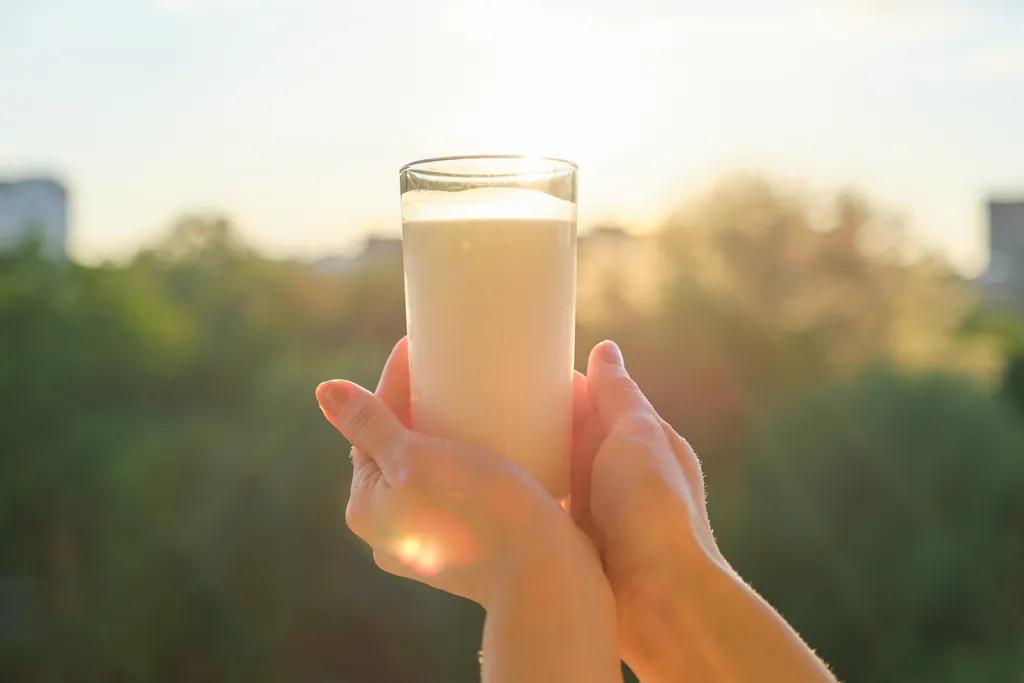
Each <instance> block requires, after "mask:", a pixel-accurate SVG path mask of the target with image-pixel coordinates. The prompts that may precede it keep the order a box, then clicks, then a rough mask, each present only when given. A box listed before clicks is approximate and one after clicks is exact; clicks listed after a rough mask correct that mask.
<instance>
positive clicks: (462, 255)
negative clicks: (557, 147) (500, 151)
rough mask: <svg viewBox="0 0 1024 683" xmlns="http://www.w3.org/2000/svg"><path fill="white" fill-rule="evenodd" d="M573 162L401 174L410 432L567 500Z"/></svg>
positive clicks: (445, 162) (490, 161) (477, 164)
mask: <svg viewBox="0 0 1024 683" xmlns="http://www.w3.org/2000/svg"><path fill="white" fill-rule="evenodd" d="M576 173H577V168H576V165H575V164H573V163H572V162H569V161H561V160H558V159H546V158H536V157H513V156H482V157H446V158H439V159H427V160H424V161H417V162H413V163H411V164H408V165H407V166H405V167H404V168H402V170H401V171H400V175H401V188H402V248H403V257H404V264H405V301H406V316H407V320H406V322H407V325H408V331H409V354H410V356H409V357H410V372H411V379H412V421H413V427H414V428H415V429H416V430H417V431H421V432H425V433H427V434H433V435H436V436H442V437H446V438H451V439H457V440H460V441H464V442H467V443H470V444H474V445H477V446H480V447H483V448H487V449H489V450H491V451H493V452H495V453H497V454H499V455H502V456H504V457H506V458H510V459H511V460H514V461H515V462H517V463H519V464H520V465H521V466H522V467H524V468H525V469H526V470H527V471H529V472H530V473H531V474H532V475H533V476H534V477H535V478H536V479H537V481H539V482H540V483H541V485H543V486H544V487H545V488H546V489H547V490H548V491H549V492H550V493H551V494H552V495H554V496H555V497H557V498H563V497H565V496H566V495H568V493H569V473H570V468H571V462H570V453H571V451H570V449H571V440H572V373H573V345H574V342H575V318H576V305H575V302H576Z"/></svg>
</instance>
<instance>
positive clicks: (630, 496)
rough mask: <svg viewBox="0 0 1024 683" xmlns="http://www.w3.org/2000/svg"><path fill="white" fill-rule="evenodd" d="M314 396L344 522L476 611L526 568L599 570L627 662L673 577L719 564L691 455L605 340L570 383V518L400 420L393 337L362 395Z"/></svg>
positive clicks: (392, 565)
mask: <svg viewBox="0 0 1024 683" xmlns="http://www.w3.org/2000/svg"><path fill="white" fill-rule="evenodd" d="M317 399H318V401H319V403H320V406H321V408H322V410H323V412H324V414H325V415H326V417H327V418H328V420H330V422H331V423H332V424H333V425H334V426H335V427H336V428H337V429H338V430H339V431H341V432H342V434H344V435H345V437H346V438H348V440H349V441H350V442H351V443H352V444H353V451H352V458H353V465H354V474H353V478H352V489H351V496H350V499H349V503H348V508H347V511H346V518H347V521H348V524H349V526H350V527H351V528H352V530H353V531H354V532H355V533H356V534H357V535H358V536H360V537H361V538H362V539H363V540H365V541H366V542H367V543H369V545H370V546H371V547H372V548H373V550H374V559H375V561H376V563H377V565H378V566H379V567H380V568H381V569H384V570H385V571H388V572H390V573H393V574H397V575H400V576H405V577H409V578H413V579H416V580H419V581H422V582H424V583H426V584H428V585H431V586H434V587H436V588H439V589H441V590H445V591H448V592H451V593H454V594H456V595H460V596H463V597H466V598H469V599H471V600H474V601H476V602H478V603H480V604H481V605H483V606H484V607H485V608H487V609H490V606H491V605H492V604H493V603H494V601H495V600H497V599H499V596H500V594H501V592H502V591H503V590H504V589H505V587H506V586H507V585H508V582H510V581H513V580H514V577H516V576H521V575H522V574H523V573H524V572H525V573H529V572H531V571H532V570H534V569H536V570H537V572H536V573H537V574H538V575H540V574H543V573H544V570H545V568H548V569H550V568H551V567H553V566H557V565H559V564H560V563H565V565H567V566H569V567H572V569H571V571H574V572H577V573H578V574H579V580H580V581H589V580H596V579H594V577H600V581H601V582H602V583H603V581H604V577H607V585H608V586H610V589H611V593H612V594H613V595H614V600H615V605H614V609H615V613H616V616H617V620H618V638H619V649H620V652H621V654H622V656H623V658H624V659H625V660H626V661H627V663H630V664H631V665H632V666H634V669H636V668H637V665H639V666H640V667H642V666H643V660H644V658H645V656H646V654H647V653H646V652H645V649H646V648H647V647H648V643H647V638H646V634H647V633H649V632H650V631H651V630H652V629H657V628H658V621H659V619H660V617H661V612H662V611H663V610H664V605H665V601H666V596H667V595H672V594H674V593H676V592H678V591H679V589H680V586H679V581H680V580H681V578H684V577H695V576H696V575H697V574H698V573H703V572H705V571H706V570H707V568H709V567H711V568H716V569H722V568H725V567H727V565H726V564H725V560H724V559H723V558H722V557H721V555H720V553H719V552H718V549H717V546H716V545H715V542H714V539H713V537H712V534H711V529H710V525H709V523H708V518H707V511H706V509H705V505H704V484H703V476H702V474H701V469H700V464H699V462H698V460H697V457H696V456H695V455H694V453H693V451H692V450H691V448H690V447H689V445H688V444H687V443H686V441H685V440H683V439H682V438H681V437H680V436H679V435H678V434H677V433H676V432H675V431H674V430H673V429H672V428H671V427H670V426H669V425H668V424H667V423H666V422H665V421H664V420H662V419H661V418H660V417H659V416H658V414H657V413H656V412H655V410H654V409H653V407H652V406H651V405H650V403H649V402H648V401H647V399H646V398H645V397H644V395H643V394H642V393H641V392H640V390H639V389H638V387H637V385H636V384H635V383H634V382H633V380H632V379H630V377H629V375H628V373H627V372H626V369H625V366H624V363H623V361H622V356H621V353H620V352H619V350H618V347H617V346H616V345H615V344H614V343H612V342H603V343H602V344H599V345H598V346H597V347H595V349H594V350H593V351H592V352H591V354H590V359H589V363H588V366H587V375H586V377H584V376H583V375H581V374H579V373H576V375H575V378H574V416H573V417H574V420H573V421H574V428H573V432H574V433H573V456H572V496H571V505H570V512H571V518H570V515H566V514H565V512H564V510H563V509H562V507H561V505H560V504H559V503H558V501H555V500H554V499H553V498H552V497H551V496H550V495H549V494H548V493H547V492H546V491H545V490H544V489H543V488H541V486H540V485H539V484H537V483H536V481H534V479H533V478H532V477H531V476H530V475H529V474H528V473H527V472H525V471H524V470H523V469H522V468H520V467H519V466H518V465H516V464H515V463H513V462H510V461H508V460H506V459H505V458H502V457H499V456H498V455H496V454H493V453H489V452H487V451H485V450H482V449H477V448H474V447H471V446H469V445H466V444H461V443H456V442H452V441H449V440H444V439H438V438H434V437H430V436H427V435H423V434H419V433H416V432H413V431H412V430H411V429H410V412H411V411H410V407H411V406H410V385H409V361H408V347H407V342H406V340H405V339H403V340H402V341H400V342H399V343H398V344H397V345H396V346H395V349H394V351H393V352H392V354H391V356H390V358H389V359H388V362H387V364H386V365H385V368H384V371H383V374H382V377H381V380H380V385H379V386H378V388H377V391H376V393H375V394H371V393H369V392H368V391H366V390H365V389H362V388H361V387H359V386H357V385H355V384H352V383H350V382H346V381H343V380H332V381H330V382H325V383H323V384H321V385H320V386H319V387H318V388H317ZM602 571H603V576H602V575H601V574H602Z"/></svg>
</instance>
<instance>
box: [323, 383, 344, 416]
mask: <svg viewBox="0 0 1024 683" xmlns="http://www.w3.org/2000/svg"><path fill="white" fill-rule="evenodd" d="M347 398H348V387H346V386H345V385H344V384H342V383H341V382H337V381H329V382H321V383H320V386H318V387H317V388H316V400H317V403H319V404H320V409H321V410H323V411H324V412H325V413H327V414H329V415H337V414H338V413H339V412H340V411H341V407H342V406H343V405H345V399H347Z"/></svg>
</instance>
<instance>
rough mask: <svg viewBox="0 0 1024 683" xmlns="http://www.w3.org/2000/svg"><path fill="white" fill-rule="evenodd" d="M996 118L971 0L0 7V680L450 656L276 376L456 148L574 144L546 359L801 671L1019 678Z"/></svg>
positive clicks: (336, 340) (360, 679) (1017, 405)
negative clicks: (412, 170) (653, 424)
mask: <svg viewBox="0 0 1024 683" xmlns="http://www.w3.org/2000/svg"><path fill="white" fill-rule="evenodd" d="M1022 120H1024V6H1021V5H1020V4H1019V3H1017V2H1015V1H1014V0H1003V1H1000V0H976V1H974V2H958V1H956V0H948V1H947V0H933V1H931V2H925V1H924V0H921V1H918V2H915V1H914V0H874V1H864V2H854V1H852V0H849V1H847V0H825V1H824V2H821V1H819V2H808V1H804V0H786V1H784V2H778V3H753V2H749V1H744V0H728V1H726V2H717V3H710V2H699V1H697V0H695V1H694V2H690V3H674V2H662V1H659V0H643V1H634V2H630V3H625V2H600V1H597V2H587V3H583V2H578V1H575V0H552V1H549V2H545V3H534V2H529V1H525V0H524V1H520V2H504V3H493V2H487V1H484V0H477V1H475V2H465V1H462V0H436V1H435V2H430V3H413V2H403V1H400V0H378V2H376V3H354V2H348V1H347V0H339V1H336V2H326V1H324V2H318V1H315V0H305V1H302V0H294V1H292V2H286V1H284V0H278V1H275V0H248V1H246V0H134V1H129V0H90V1H86V0H0V680H3V681H12V683H30V682H31V683H37V682H38V683H51V682H57V681H84V682H94V681H95V682H97V683H98V682H107V681H119V682H120V681H124V682H135V681H138V682H140V683H141V682H150V681H152V682H157V681H168V682H174V683H205V682H215V681H217V682H219V681H253V682H261V681H266V682H277V681H282V682H283V681H289V682H309V683H342V682H344V683H413V682H416V683H429V682H433V681H437V682H442V681H444V682H449V681H451V682H456V681H466V682H468V681H473V680H475V679H476V677H477V676H478V663H477V650H478V646H479V636H480V626H481V623H482V614H481V613H480V611H479V609H478V608H476V607H475V606H473V605H470V604H468V603H466V602H464V601H461V600H458V599H456V598H452V597H449V596H446V595H443V594H440V593H436V592H433V591H431V590H429V589H426V588H423V587H421V586H419V585H416V584H414V583H412V582H408V581H403V580H400V579H397V578H394V577H390V576H386V575H384V574H383V573H381V572H379V571H378V570H377V569H376V568H375V567H374V565H373V561H372V558H371V556H370V553H369V550H368V548H366V547H365V546H364V545H363V544H362V543H361V542H360V541H358V540H357V539H356V538H354V537H353V536H352V535H351V534H350V533H349V532H348V530H347V529H346V527H345V525H344V521H343V507H344V503H345V499H346V495H347V492H346V489H347V484H348V479H349V476H350V474H351V470H350V465H349V462H348V458H347V457H346V453H347V449H346V447H345V444H344V443H343V441H342V439H341V438H340V437H339V436H338V435H337V433H335V432H334V431H333V430H332V429H331V427H330V426H329V425H327V423H326V422H325V421H324V420H323V419H322V417H321V415H320V412H319V410H318V409H317V407H316V404H315V401H314V398H313V389H314V387H315V386H316V384H317V383H318V382H319V381H321V380H323V379H327V378H331V377H346V378H351V379H354V380H356V381H359V382H362V383H364V384H367V385H373V384H374V382H375V380H376V377H377V374H378V372H379V370H380V368H381V366H382V364H383V361H384V359H385V357H386V355H387V353H388V351H389V350H390V348H391V346H392V344H393V343H394V342H395V341H396V340H397V339H398V338H399V337H400V336H401V335H402V334H403V333H404V328H405V319H404V303H403V289H402V288H403V283H402V263H401V243H400V242H399V241H398V239H397V236H398V234H399V220H398V183H397V169H398V167H399V166H400V165H401V164H402V163H404V162H407V161H410V160H412V159H415V158H420V157H425V156H432V155H438V154H453V153H486V152H491V153H495V152H499V153H500V152H522V153H545V154H551V155H556V156H563V157H568V158H572V159H574V160H576V161H578V162H579V163H580V165H581V181H580V182H581V224H580V228H581V239H580V251H579V311H578V330H577V348H578V353H577V357H578V364H579V367H581V368H582V367H584V366H585V358H586V354H587V352H588V351H589V349H590V348H591V347H592V345H593V344H594V343H596V342H597V341H599V340H601V339H604V338H606V337H611V338H613V339H615V340H617V341H618V342H619V344H620V346H621V347H622V349H623V351H624V355H625V358H626V361H627V364H628V366H629V367H630V369H631V370H632V372H633V374H634V376H635V378H636V379H637V380H638V382H639V383H640V385H641V387H642V388H643V389H644V390H645V391H646V392H647V393H648V394H649V396H650V398H651V399H652V402H653V403H654V405H655V406H656V407H657V408H658V410H659V411H660V412H661V413H662V415H663V416H664V417H665V418H666V419H668V420H669V421H670V422H671V423H672V424H673V425H675V426H676V427H677V429H678V430H679V431H680V432H681V433H683V434H684V435H686V436H687V438H688V439H689V440H690V441H691V442H692V443H693V444H694V445H695V447H696V448H697V450H698V452H699V454H700V455H701V457H702V460H703V462H704V466H705V470H706V474H707V484H708V490H709V506H710V511H711V515H712V523H713V525H714V527H715V530H716V534H717V536H718V538H719V541H720V544H721V546H722V547H723V549H724V550H725V553H726V555H727V556H728V557H729V558H730V559H731V561H732V562H733V564H734V565H735V566H736V567H737V569H738V570H739V571H740V572H741V573H742V574H743V575H744V577H746V578H747V579H748V580H749V581H751V582H752V584H753V585H754V586H755V588H757V589H758V590H759V591H761V592H762V593H763V594H764V595H765V596H766V597H767V598H768V599H769V600H770V601H771V602H772V603H773V604H774V605H775V606H776V607H778V609H779V610H780V611H781V612H782V613H783V614H784V615H785V617H786V618H787V619H789V620H790V621H791V622H792V623H793V625H794V626H795V627H796V628H797V629H798V630H799V631H800V633H801V634H802V635H803V636H804V637H805V638H806V639H807V640H808V642H809V643H810V644H811V645H812V646H813V647H814V648H816V649H817V651H818V652H819V653H820V654H821V655H822V656H823V657H824V658H825V659H826V660H827V661H828V662H829V663H830V664H831V665H832V666H833V667H834V669H835V671H836V672H837V674H838V675H839V676H840V677H841V678H842V679H843V680H846V681H851V682H860V681H872V682H883V681H893V682H895V681H900V682H901V683H906V682H914V681H921V682H924V681H929V682H937V683H944V682H949V683H952V682H961V681H972V682H973V681H1022V680H1024V136H1022V135H1021V132H1020V131H1021V128H1020V122H1021V121H1022ZM652 523H657V520H652ZM688 589H689V587H687V586H685V585H680V586H678V591H679V592H680V593H682V594H684V595H685V593H686V591H687V590H688Z"/></svg>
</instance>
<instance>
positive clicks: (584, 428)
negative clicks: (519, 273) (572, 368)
mask: <svg viewBox="0 0 1024 683" xmlns="http://www.w3.org/2000/svg"><path fill="white" fill-rule="evenodd" d="M574 395H575V398H574V402H575V406H574V429H573V431H574V435H573V475H572V514H573V517H574V518H575V519H576V520H577V524H579V526H580V527H581V528H583V529H584V530H586V531H587V532H588V534H589V535H590V536H591V537H592V538H593V540H594V542H595V544H596V545H597V547H598V550H599V551H600V553H601V557H602V559H603V561H604V567H605V572H606V574H607V577H608V581H609V583H610V584H611V586H612V591H613V593H614V594H615V601H616V608H617V610H618V615H619V617H618V618H619V634H620V644H621V647H622V648H623V653H624V655H625V657H626V659H627V661H629V659H630V655H631V654H632V653H635V652H637V651H639V650H642V649H643V647H644V644H643V643H642V642H637V641H639V640H641V637H640V634H641V633H642V632H643V631H644V629H645V627H646V622H648V621H650V619H651V617H652V615H654V614H656V613H657V612H658V611H659V609H660V608H659V606H660V605H663V604H664V601H665V599H666V596H670V595H673V594H674V593H676V592H677V591H678V589H679V580H680V578H681V577H694V576H696V575H700V574H703V573H706V572H707V570H708V569H709V568H718V569H722V568H726V567H727V566H728V565H727V563H726V562H725V559H724V558H723V557H722V555H721V553H720V552H719V550H718V546H717V545H716V543H715V539H714V536H713V535H712V532H711V525H710V522H709V521H708V515H707V508H706V507H705V503H704V477H703V474H702V473H701V468H700V462H699V461H698V460H697V456H696V455H695V454H694V452H693V450H692V449H691V448H690V446H689V444H688V443H687V442H686V440H685V439H683V438H682V437H681V436H679V434H677V433H676V431H675V430H674V429H672V427H671V426H670V425H669V424H668V423H667V422H665V421H664V420H663V419H661V417H660V416H659V415H658V414H657V412H656V411H655V410H654V408H653V407H652V406H651V404H650V403H649V402H648V400H647V398H646V397H645V396H644V395H643V393H641V391H640V389H639V388H638V387H637V385H636V383H635V382H634V381H633V380H632V379H631V378H630V377H629V374H628V373H627V372H626V368H625V365H624V364H623V361H622V355H621V352H620V351H619V349H618V347H617V346H616V345H615V344H614V343H613V342H607V341H606V342H603V343H601V344H599V345H598V346H597V347H595V348H594V350H593V351H592V352H591V354H590V359H589V362H588V364H587V376H586V377H583V376H582V375H579V374H577V375H576V383H575V387H574Z"/></svg>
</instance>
